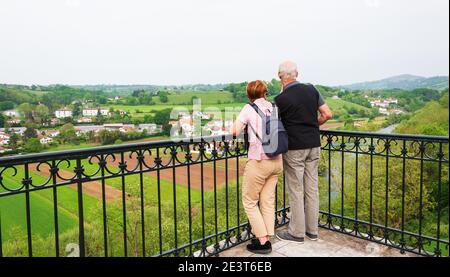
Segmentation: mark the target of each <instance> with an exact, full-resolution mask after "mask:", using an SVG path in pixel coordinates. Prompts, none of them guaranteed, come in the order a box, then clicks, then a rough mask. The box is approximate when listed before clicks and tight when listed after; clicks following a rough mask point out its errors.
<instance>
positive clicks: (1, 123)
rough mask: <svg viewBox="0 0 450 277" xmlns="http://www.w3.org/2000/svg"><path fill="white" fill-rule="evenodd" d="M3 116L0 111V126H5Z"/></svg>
mask: <svg viewBox="0 0 450 277" xmlns="http://www.w3.org/2000/svg"><path fill="white" fill-rule="evenodd" d="M5 122H6V119H5V116H4V115H3V114H1V113H0V126H5Z"/></svg>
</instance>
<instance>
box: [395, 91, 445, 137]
mask: <svg viewBox="0 0 450 277" xmlns="http://www.w3.org/2000/svg"><path fill="white" fill-rule="evenodd" d="M448 105H449V100H448V92H447V93H445V94H444V96H443V97H442V98H441V99H440V100H439V101H431V102H429V103H428V104H427V105H426V106H425V107H423V108H422V109H420V110H418V111H417V112H416V113H414V115H413V116H412V117H411V118H410V119H409V120H407V121H403V122H402V123H401V124H400V125H399V126H398V127H397V128H396V129H395V132H398V133H405V134H424V135H437V136H448V135H449V131H448V128H449V108H448Z"/></svg>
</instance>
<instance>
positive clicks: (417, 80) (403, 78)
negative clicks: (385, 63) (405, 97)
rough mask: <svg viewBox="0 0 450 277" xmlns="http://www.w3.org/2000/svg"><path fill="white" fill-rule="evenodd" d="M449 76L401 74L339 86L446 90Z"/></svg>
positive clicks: (372, 88) (361, 88) (356, 88)
mask: <svg viewBox="0 0 450 277" xmlns="http://www.w3.org/2000/svg"><path fill="white" fill-rule="evenodd" d="M448 83H449V82H448V76H435V77H430V78H426V77H421V76H415V75H408V74H404V75H399V76H394V77H390V78H386V79H382V80H378V81H372V82H363V83H355V84H350V85H344V86H339V87H340V88H345V89H350V90H366V89H371V90H381V89H405V90H413V89H417V88H430V89H436V90H444V89H446V88H448V86H449V85H448Z"/></svg>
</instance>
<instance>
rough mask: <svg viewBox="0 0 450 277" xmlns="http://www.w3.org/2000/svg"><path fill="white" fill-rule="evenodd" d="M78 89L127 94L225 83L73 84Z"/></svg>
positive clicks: (216, 86)
mask: <svg viewBox="0 0 450 277" xmlns="http://www.w3.org/2000/svg"><path fill="white" fill-rule="evenodd" d="M72 87H75V88H78V89H85V90H94V91H104V92H114V93H118V94H123V93H125V94H127V93H130V92H133V91H135V90H145V91H158V90H189V91H199V92H202V91H212V90H220V89H223V88H224V87H225V84H213V85H211V84H192V85H182V86H175V85H169V86H158V85H83V86H76V85H74V86H72Z"/></svg>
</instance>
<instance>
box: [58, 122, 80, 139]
mask: <svg viewBox="0 0 450 277" xmlns="http://www.w3.org/2000/svg"><path fill="white" fill-rule="evenodd" d="M59 136H60V138H61V139H62V141H63V142H64V143H67V142H74V141H75V140H77V133H76V130H75V127H74V126H73V124H72V123H67V124H64V125H63V126H61V128H59Z"/></svg>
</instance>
